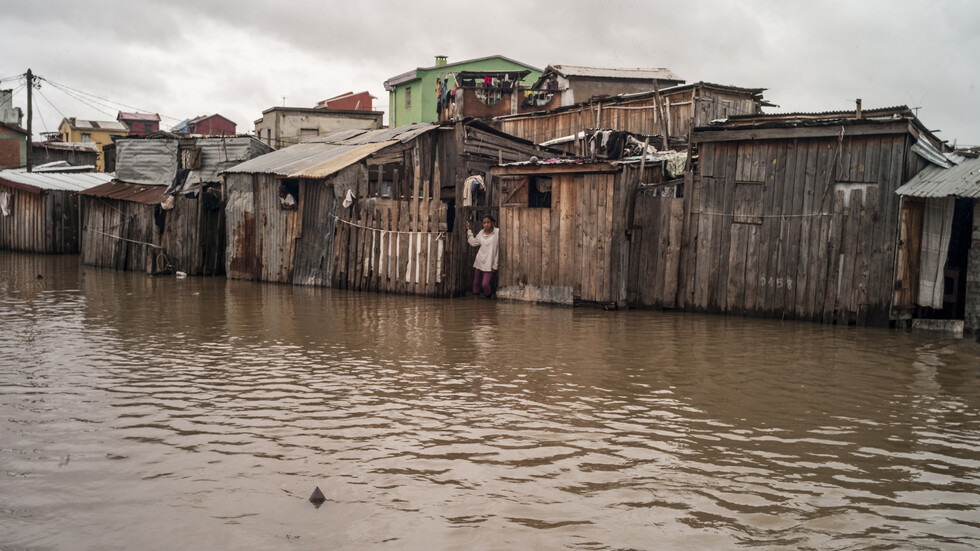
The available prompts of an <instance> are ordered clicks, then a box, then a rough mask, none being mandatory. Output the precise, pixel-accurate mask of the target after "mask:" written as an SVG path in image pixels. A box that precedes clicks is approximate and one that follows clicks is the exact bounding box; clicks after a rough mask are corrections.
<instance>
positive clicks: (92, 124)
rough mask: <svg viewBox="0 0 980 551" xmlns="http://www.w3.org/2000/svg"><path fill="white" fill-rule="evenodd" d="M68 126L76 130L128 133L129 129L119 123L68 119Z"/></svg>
mask: <svg viewBox="0 0 980 551" xmlns="http://www.w3.org/2000/svg"><path fill="white" fill-rule="evenodd" d="M68 124H69V126H71V127H72V128H74V129H76V130H106V131H109V132H115V131H118V132H129V127H128V126H126V124H125V123H121V122H119V121H83V120H81V119H69V120H68Z"/></svg>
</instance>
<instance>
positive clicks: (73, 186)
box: [0, 167, 112, 254]
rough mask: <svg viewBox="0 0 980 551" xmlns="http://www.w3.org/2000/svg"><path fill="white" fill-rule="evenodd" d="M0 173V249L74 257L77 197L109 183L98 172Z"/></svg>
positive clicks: (106, 178)
mask: <svg viewBox="0 0 980 551" xmlns="http://www.w3.org/2000/svg"><path fill="white" fill-rule="evenodd" d="M37 170H38V171H36V172H27V171H26V169H23V168H15V169H7V170H3V171H0V249H4V250H11V251H23V252H29V253H55V254H76V253H78V247H79V209H78V205H79V199H78V193H79V192H81V191H84V190H86V189H90V188H92V187H95V186H98V185H101V184H103V183H105V182H107V181H109V180H111V179H112V176H111V175H109V174H105V173H102V172H62V171H59V170H58V169H57V168H55V169H53V170H45V169H41V168H40V167H38V169H37Z"/></svg>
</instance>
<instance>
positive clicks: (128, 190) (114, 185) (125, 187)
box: [80, 181, 167, 205]
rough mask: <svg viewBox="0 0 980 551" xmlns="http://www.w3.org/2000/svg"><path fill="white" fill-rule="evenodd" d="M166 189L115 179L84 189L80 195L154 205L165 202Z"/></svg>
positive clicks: (164, 187)
mask: <svg viewBox="0 0 980 551" xmlns="http://www.w3.org/2000/svg"><path fill="white" fill-rule="evenodd" d="M166 189H167V187H166V186H146V185H139V184H127V183H125V182H119V181H113V182H109V183H107V184H103V185H101V186H96V187H94V188H92V189H89V190H86V191H82V192H81V193H80V195H87V196H90V197H103V198H105V199H118V200H120V201H131V202H133V203H143V204H146V205H152V204H153V203H161V202H163V200H164V199H165V198H166V196H165V195H164V194H163V192H164V191H165V190H166Z"/></svg>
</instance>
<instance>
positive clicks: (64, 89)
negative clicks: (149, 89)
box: [37, 76, 183, 122]
mask: <svg viewBox="0 0 980 551" xmlns="http://www.w3.org/2000/svg"><path fill="white" fill-rule="evenodd" d="M37 78H39V79H41V80H43V81H45V82H47V83H49V84H51V85H52V86H54V87H56V88H58V89H60V90H61V91H62V92H65V93H66V94H68V93H69V92H68V90H71V91H72V92H75V93H77V94H82V95H84V96H88V97H89V98H93V99H91V101H95V100H101V101H102V102H104V103H102V105H103V106H105V107H109V108H112V109H117V110H119V109H118V107H116V106H119V107H125V108H126V109H133V110H135V111H137V112H141V113H149V112H150V110H149V109H142V108H140V107H134V106H132V105H126V104H125V103H120V102H118V101H113V100H111V99H106V98H103V97H102V96H97V95H95V94H91V93H89V92H83V91H81V90H77V89H75V88H72V87H71V86H68V85H67V84H60V83H57V82H54V81H52V80H50V79H47V78H45V77H40V76H39V77H37ZM76 99H79V101H81V98H76ZM160 116H161V117H163V118H167V119H171V120H175V121H177V122H180V121H182V120H183V119H178V118H176V117H171V116H168V115H160Z"/></svg>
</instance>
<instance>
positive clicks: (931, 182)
mask: <svg viewBox="0 0 980 551" xmlns="http://www.w3.org/2000/svg"><path fill="white" fill-rule="evenodd" d="M952 160H953V162H957V161H959V164H957V165H955V166H953V167H952V168H942V167H939V166H935V165H930V166H928V167H926V168H925V169H923V170H922V171H920V172H919V173H918V174H916V175H915V176H913V177H912V179H911V180H909V181H908V182H906V183H905V185H903V186H902V187H900V188H898V189H897V190H895V193H897V194H898V195H904V196H906V197H930V198H938V197H964V198H972V199H980V159H968V158H964V157H959V156H954V157H953V159H952Z"/></svg>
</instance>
